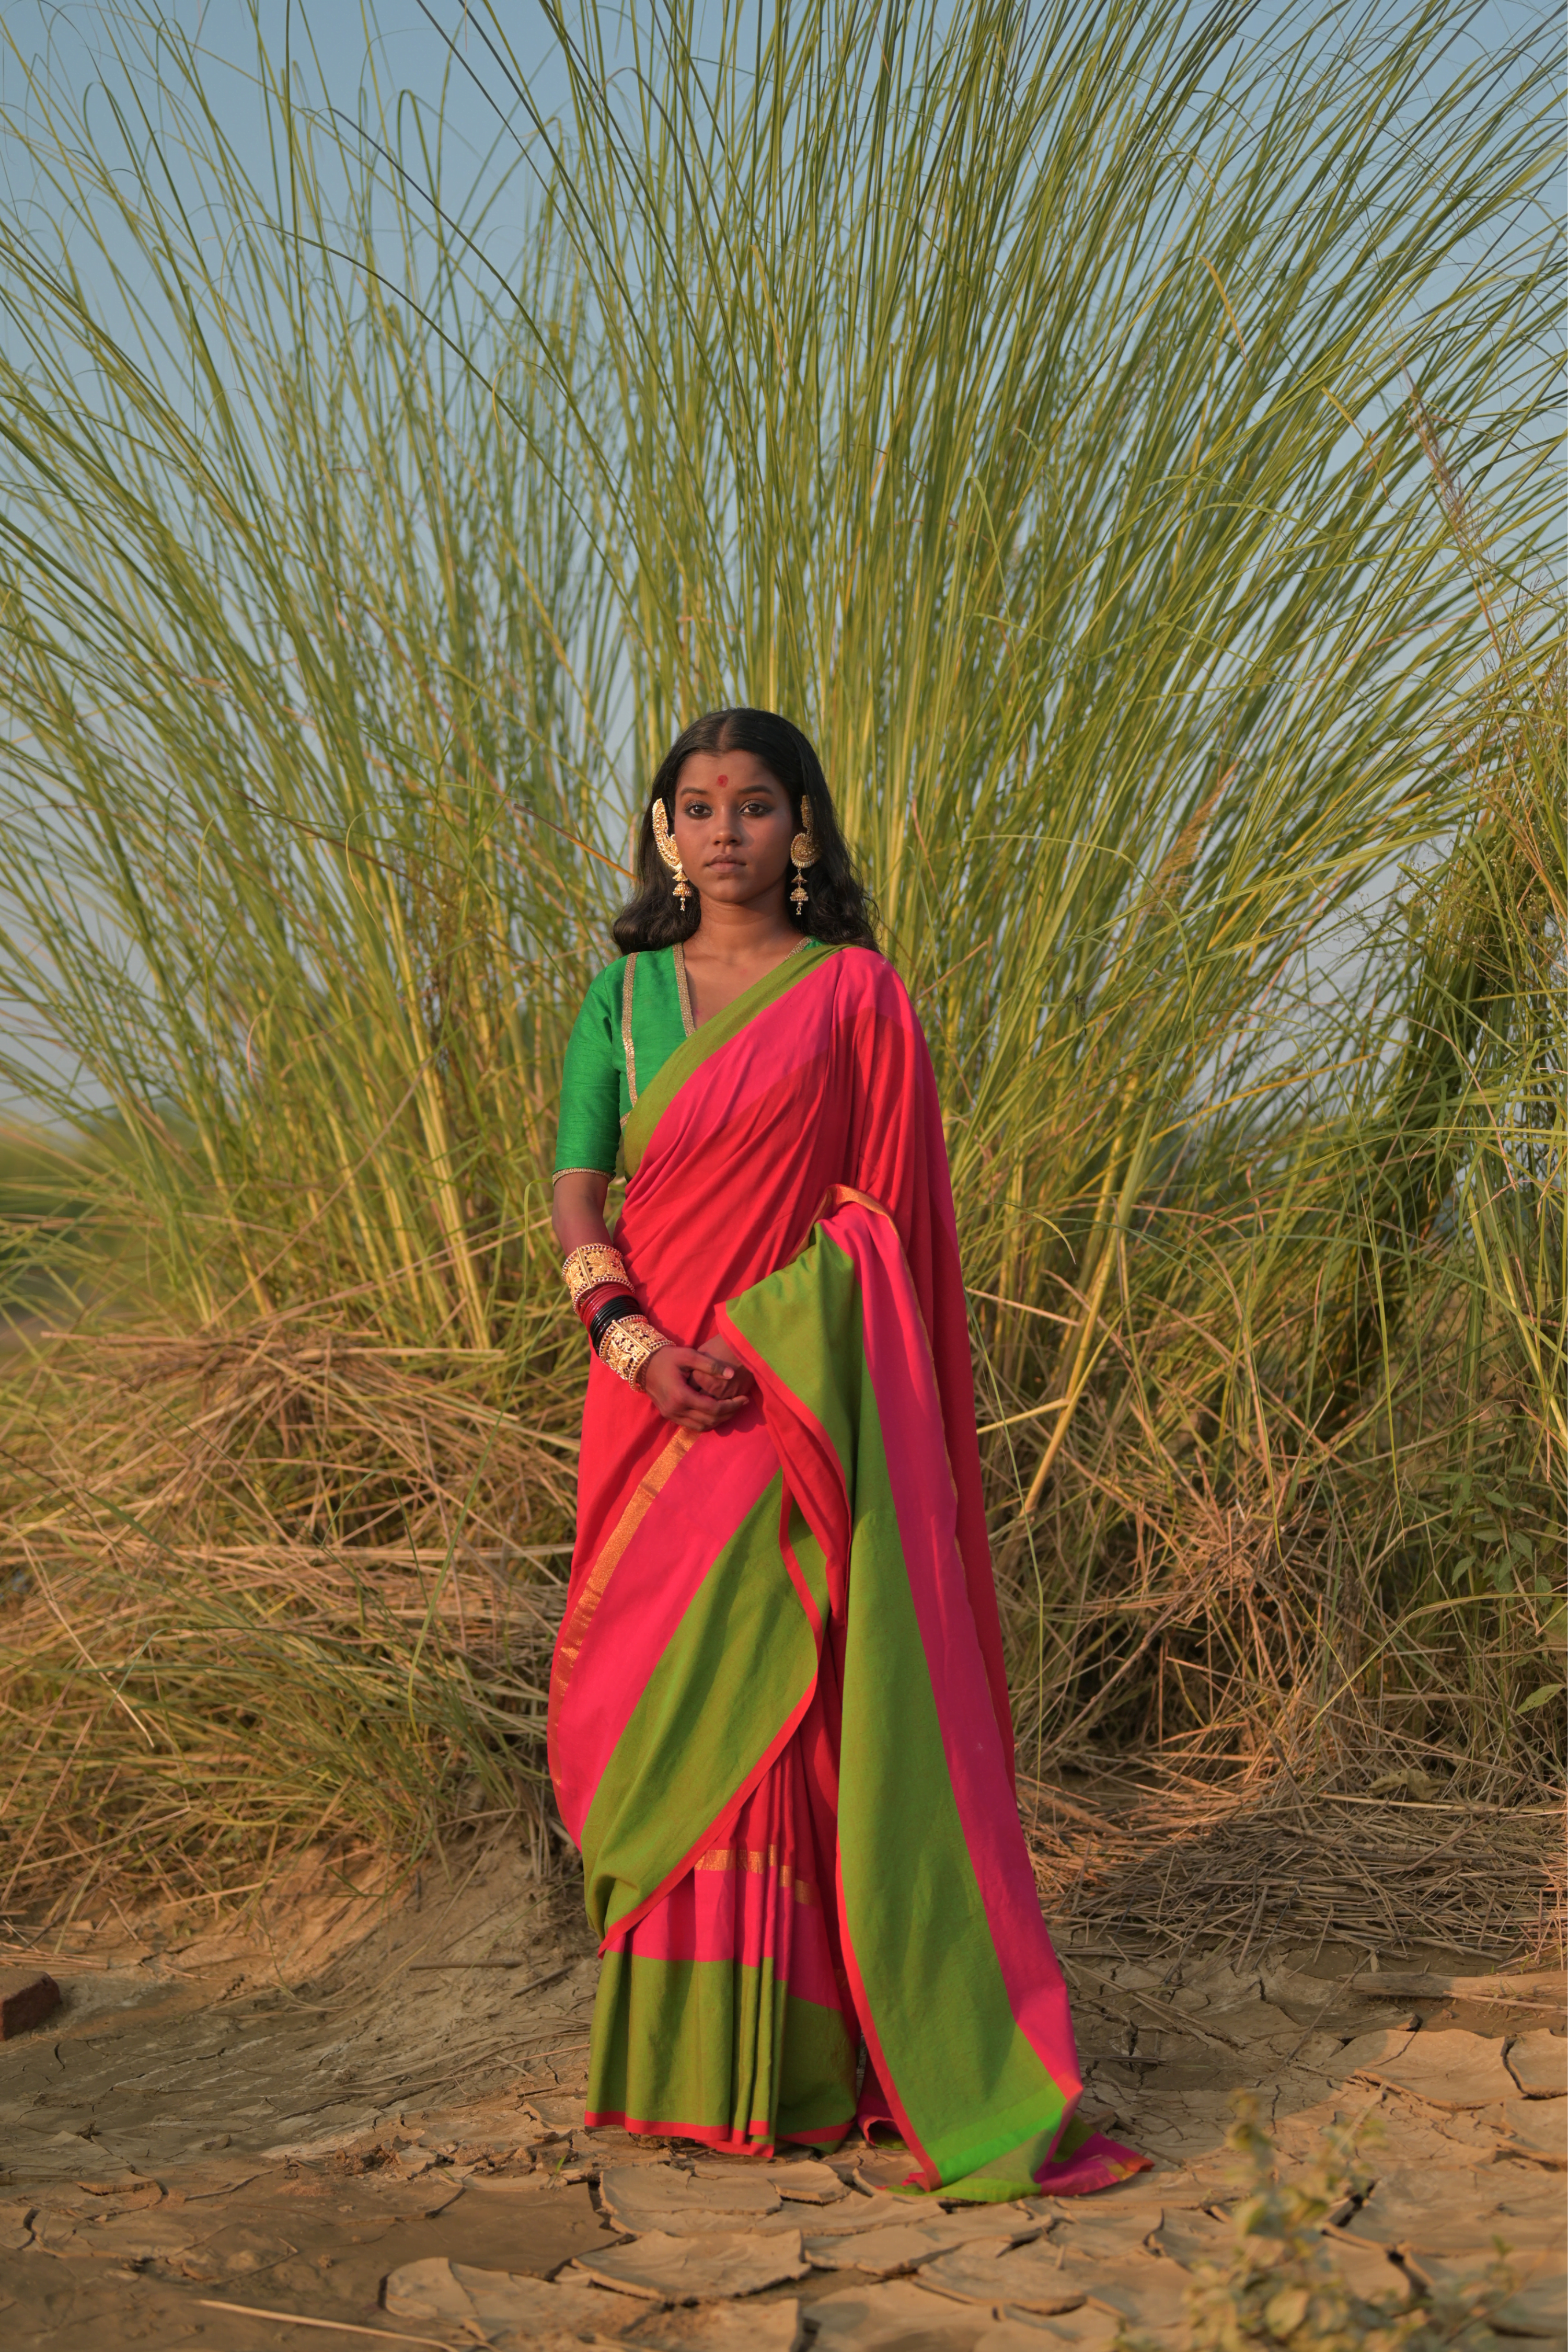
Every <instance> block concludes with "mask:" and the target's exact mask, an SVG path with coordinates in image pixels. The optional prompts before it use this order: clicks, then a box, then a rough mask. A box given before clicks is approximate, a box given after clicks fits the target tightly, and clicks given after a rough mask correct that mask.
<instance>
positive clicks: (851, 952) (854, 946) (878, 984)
mask: <svg viewBox="0 0 1568 2352" xmlns="http://www.w3.org/2000/svg"><path fill="white" fill-rule="evenodd" d="M833 968H834V970H835V971H836V972H837V974H838V977H839V982H840V985H841V986H843V987H845V988H847V989H849V990H852V991H853V992H855V993H857V994H862V995H870V996H876V997H879V998H882V999H884V1000H886V999H902V1001H903V1002H904V1003H908V1002H909V992H908V991H907V989H906V988H905V986H904V983H903V982H902V981H901V980H900V978H899V974H898V970H897V968H896V966H895V965H893V964H891V963H889V961H888V958H887V957H886V956H885V955H884V954H883V953H882V950H881V949H880V948H875V947H868V946H867V947H863V946H861V945H860V944H859V943H858V941H857V942H852V943H850V944H848V945H847V946H845V947H841V948H835V949H834V950H833Z"/></svg>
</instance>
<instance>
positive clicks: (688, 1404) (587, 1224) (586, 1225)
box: [550, 1168, 752, 1430]
mask: <svg viewBox="0 0 1568 2352" xmlns="http://www.w3.org/2000/svg"><path fill="white" fill-rule="evenodd" d="M609 1190H610V1180H609V1178H608V1177H607V1176H601V1175H600V1174H599V1172H598V1171H597V1169H594V1168H571V1169H568V1170H567V1171H565V1172H564V1174H563V1175H560V1176H557V1178H556V1179H555V1188H554V1192H553V1195H552V1201H551V1211H550V1214H551V1223H552V1224H553V1226H554V1228H555V1238H556V1240H557V1241H558V1242H559V1243H560V1244H561V1252H562V1255H563V1257H570V1256H571V1255H572V1252H573V1251H574V1249H581V1248H582V1246H583V1244H584V1242H601V1243H604V1244H607V1245H608V1246H609V1247H611V1248H613V1247H614V1246H615V1244H613V1243H612V1242H611V1241H610V1234H609V1228H608V1227H607V1226H606V1224H605V1200H606V1198H607V1197H608V1194H609ZM592 1305H593V1293H592V1292H590V1293H589V1294H588V1297H587V1298H586V1299H585V1300H584V1306H585V1307H587V1308H588V1310H589V1312H590V1313H591V1312H592ZM727 1352H728V1351H727V1350H726V1353H727ZM642 1385H643V1390H644V1392H645V1393H646V1394H647V1396H648V1397H649V1398H651V1400H652V1402H654V1403H655V1404H656V1405H657V1406H658V1409H659V1411H660V1412H662V1413H663V1415H664V1417H665V1419H666V1420H667V1421H673V1422H675V1423H678V1424H679V1427H680V1428H682V1429H691V1430H702V1429H717V1428H718V1427H719V1426H720V1425H721V1423H724V1422H726V1421H731V1420H732V1419H733V1418H734V1416H735V1414H736V1413H738V1412H740V1410H741V1407H742V1405H743V1404H744V1403H745V1402H746V1394H747V1391H749V1390H750V1388H751V1385H752V1383H751V1378H750V1375H749V1374H748V1373H747V1372H746V1371H745V1370H742V1369H741V1368H739V1367H738V1366H736V1365H734V1364H731V1363H726V1362H725V1361H724V1359H723V1357H721V1356H720V1355H718V1354H717V1353H712V1352H710V1353H709V1354H707V1355H704V1354H703V1352H702V1351H701V1349H698V1348H683V1347H679V1346H678V1345H676V1344H674V1343H673V1341H672V1343H671V1345H670V1346H669V1347H668V1348H660V1349H659V1350H658V1354H657V1355H654V1356H650V1357H649V1358H648V1360H647V1364H646V1365H645V1366H644V1368H643V1376H642Z"/></svg>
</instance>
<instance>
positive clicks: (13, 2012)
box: [0, 1969, 60, 2042]
mask: <svg viewBox="0 0 1568 2352" xmlns="http://www.w3.org/2000/svg"><path fill="white" fill-rule="evenodd" d="M59 2005H60V1989H59V1987H58V1984H57V1983H56V1982H55V1980H54V1979H53V1977H50V1976H46V1975H45V1974H44V1973H43V1971H42V1970H41V1969H0V2042H9V2041H10V2039H11V2037H12V2035H13V2034H14V2033H27V2032H31V2030H32V2028H33V2027H34V2026H35V2025H42V2023H43V2022H44V2020H45V2019H46V2018H47V2017H52V2016H53V2015H54V2013H55V2011H56V2010H57V2009H58V2007H59Z"/></svg>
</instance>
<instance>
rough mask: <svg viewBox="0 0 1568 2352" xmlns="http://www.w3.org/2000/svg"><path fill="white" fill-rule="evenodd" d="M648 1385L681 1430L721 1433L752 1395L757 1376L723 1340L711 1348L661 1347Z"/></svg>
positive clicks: (646, 1373) (645, 1380)
mask: <svg viewBox="0 0 1568 2352" xmlns="http://www.w3.org/2000/svg"><path fill="white" fill-rule="evenodd" d="M642 1384H643V1388H644V1391H646V1393H647V1397H648V1399H649V1401H650V1402H652V1403H654V1404H656V1405H657V1406H658V1409H659V1411H660V1412H662V1413H663V1415H664V1417H665V1419H666V1421H673V1422H674V1423H677V1425H678V1426H679V1428H681V1429H691V1430H706V1429H721V1428H722V1427H723V1425H724V1423H726V1422H727V1421H733V1419H734V1417H735V1415H736V1414H737V1413H738V1412H741V1411H742V1408H743V1407H744V1405H745V1404H746V1402H747V1401H748V1399H749V1398H750V1396H751V1392H752V1376H751V1374H750V1372H748V1371H747V1370H746V1368H745V1366H744V1365H743V1364H742V1363H740V1362H738V1361H737V1360H736V1359H735V1358H734V1357H733V1356H731V1353H730V1350H729V1349H728V1348H727V1347H726V1346H725V1344H724V1342H723V1340H722V1339H710V1340H709V1342H708V1344H707V1346H706V1347H705V1348H677V1347H674V1346H670V1347H668V1348H661V1349H659V1350H658V1354H657V1355H655V1356H650V1357H649V1358H648V1360H647V1365H646V1366H645V1368H644V1370H643V1376H642Z"/></svg>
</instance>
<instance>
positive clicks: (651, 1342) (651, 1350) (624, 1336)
mask: <svg viewBox="0 0 1568 2352" xmlns="http://www.w3.org/2000/svg"><path fill="white" fill-rule="evenodd" d="M674 1345H675V1342H674V1341H673V1339H668V1338H667V1337H666V1335H665V1334H664V1332H662V1331H661V1330H659V1329H658V1326H657V1325H656V1324H653V1323H650V1322H649V1321H648V1319H647V1316H646V1315H623V1316H622V1317H621V1318H620V1319H619V1321H618V1322H615V1323H612V1324H611V1325H610V1327H609V1329H608V1330H607V1331H606V1332H605V1336H604V1338H603V1339H601V1340H600V1342H599V1360H600V1362H601V1363H603V1364H607V1365H608V1366H609V1368H610V1370H611V1371H612V1372H614V1373H615V1375H616V1379H617V1380H623V1381H626V1386H627V1387H628V1388H633V1389H640V1388H641V1386H642V1376H643V1369H644V1367H645V1365H646V1364H647V1360H648V1358H649V1357H650V1356H657V1355H658V1351H659V1349H661V1348H671V1347H673V1346H674Z"/></svg>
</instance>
